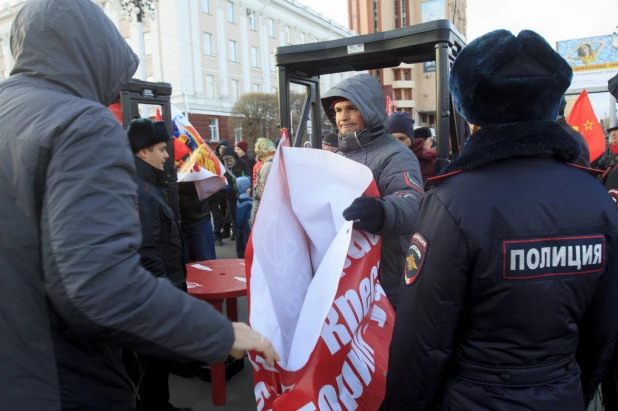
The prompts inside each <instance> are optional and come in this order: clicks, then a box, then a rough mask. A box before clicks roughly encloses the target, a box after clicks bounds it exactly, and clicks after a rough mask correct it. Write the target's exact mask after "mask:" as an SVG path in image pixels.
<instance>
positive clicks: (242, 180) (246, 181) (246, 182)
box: [236, 176, 251, 194]
mask: <svg viewBox="0 0 618 411" xmlns="http://www.w3.org/2000/svg"><path fill="white" fill-rule="evenodd" d="M249 188H251V179H250V178H249V177H247V176H243V177H238V178H237V179H236V190H237V191H238V193H240V194H242V193H245V192H246V191H247V189H249Z"/></svg>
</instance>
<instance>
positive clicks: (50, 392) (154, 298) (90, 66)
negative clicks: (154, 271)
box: [0, 0, 234, 411]
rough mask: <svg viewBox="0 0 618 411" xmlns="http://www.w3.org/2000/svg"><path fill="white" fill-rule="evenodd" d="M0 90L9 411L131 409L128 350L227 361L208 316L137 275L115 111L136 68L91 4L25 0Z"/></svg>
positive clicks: (1, 374)
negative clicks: (9, 67) (10, 63)
mask: <svg viewBox="0 0 618 411" xmlns="http://www.w3.org/2000/svg"><path fill="white" fill-rule="evenodd" d="M11 50H12V54H13V57H14V59H15V66H14V69H13V70H12V72H11V77H10V78H9V79H7V80H5V81H3V82H2V83H0V122H1V124H2V127H0V347H2V349H0V364H2V366H1V367H0V385H2V386H3V387H4V389H2V390H0V404H1V406H0V408H2V409H6V410H20V411H43V410H44V411H59V410H80V411H88V410H106V411H127V410H129V409H131V408H132V407H134V392H133V390H134V387H133V386H132V383H131V381H130V380H129V378H128V377H127V374H126V371H125V369H124V366H123V364H122V361H121V352H122V349H123V348H126V349H130V350H134V351H137V352H141V353H144V354H149V355H154V356H161V357H168V358H171V359H186V360H189V359H194V360H198V361H204V362H219V361H222V360H224V359H225V358H226V357H227V355H228V353H229V351H230V349H231V346H232V344H233V340H234V334H233V330H232V327H231V324H230V323H229V321H227V319H225V318H224V317H223V316H221V315H220V314H219V313H218V312H216V311H215V310H214V309H213V308H212V307H211V306H210V305H208V304H206V303H204V302H201V301H198V300H197V299H195V298H192V297H190V296H189V295H187V294H185V293H183V292H182V291H180V290H178V289H176V288H175V287H174V286H173V285H172V284H171V283H170V282H169V281H168V280H167V279H159V280H157V279H155V278H154V277H153V276H152V275H150V274H149V273H148V272H147V271H146V270H145V269H144V268H143V267H142V266H141V265H140V256H139V254H138V250H139V247H140V243H141V233H140V223H139V220H138V213H137V187H136V184H135V165H134V161H133V155H132V153H131V150H130V148H129V141H128V139H127V136H126V134H125V132H124V131H123V129H122V127H121V126H120V125H119V123H118V121H117V120H116V119H115V117H114V115H113V114H112V113H111V111H110V110H108V109H107V106H108V105H110V104H111V103H112V102H113V101H114V100H115V99H116V97H117V96H118V94H119V92H120V89H121V86H122V85H123V84H125V83H126V82H128V80H129V79H130V78H131V76H132V75H133V73H135V70H136V68H137V66H138V59H137V57H136V56H135V54H134V53H133V52H132V51H131V49H130V47H129V46H128V44H127V43H126V41H125V40H124V39H123V37H122V36H121V35H120V33H119V32H118V30H117V29H116V27H115V26H114V24H113V23H112V22H111V21H110V20H109V19H108V18H107V17H106V16H105V14H104V12H103V10H102V9H101V8H100V7H99V6H98V5H96V4H95V3H94V2H92V1H90V0H29V1H28V2H26V3H25V4H24V6H23V7H22V9H21V10H20V11H19V13H18V14H17V16H16V18H15V21H14V23H13V27H12V29H11Z"/></svg>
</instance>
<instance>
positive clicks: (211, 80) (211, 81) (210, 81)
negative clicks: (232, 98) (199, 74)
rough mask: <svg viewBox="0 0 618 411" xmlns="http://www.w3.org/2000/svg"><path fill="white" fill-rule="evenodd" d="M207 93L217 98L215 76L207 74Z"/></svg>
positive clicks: (210, 96)
mask: <svg viewBox="0 0 618 411" xmlns="http://www.w3.org/2000/svg"><path fill="white" fill-rule="evenodd" d="M206 95H207V96H208V98H215V76H206Z"/></svg>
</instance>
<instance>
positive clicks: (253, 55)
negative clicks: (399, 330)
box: [251, 47, 260, 67]
mask: <svg viewBox="0 0 618 411" xmlns="http://www.w3.org/2000/svg"><path fill="white" fill-rule="evenodd" d="M258 62H259V53H258V48H257V47H251V66H253V67H260V65H259V64H258Z"/></svg>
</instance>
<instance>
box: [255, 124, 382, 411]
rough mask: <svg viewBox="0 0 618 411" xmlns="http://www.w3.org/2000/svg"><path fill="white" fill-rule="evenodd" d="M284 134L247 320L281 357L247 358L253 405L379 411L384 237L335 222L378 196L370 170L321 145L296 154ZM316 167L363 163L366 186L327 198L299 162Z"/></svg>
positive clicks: (264, 210) (264, 212)
mask: <svg viewBox="0 0 618 411" xmlns="http://www.w3.org/2000/svg"><path fill="white" fill-rule="evenodd" d="M282 137H283V138H282V144H280V146H279V148H278V152H277V156H276V158H275V160H276V161H275V162H274V164H273V166H272V169H271V171H270V174H269V177H268V184H267V186H266V191H265V193H264V196H263V198H262V201H261V203H260V209H259V212H258V215H257V218H256V222H255V224H254V228H253V232H252V234H251V239H250V241H249V244H248V246H247V250H246V253H245V255H246V258H245V261H246V270H247V284H248V288H249V308H250V320H251V325H252V326H253V327H254V328H255V329H256V330H257V331H259V332H261V333H262V334H264V335H265V336H267V337H268V338H269V339H270V340H271V341H273V344H274V346H275V348H276V349H277V350H278V351H279V353H280V354H281V355H282V363H280V364H276V365H275V367H274V368H271V367H268V366H267V365H266V364H265V361H264V359H263V358H262V357H260V356H259V355H256V353H255V352H251V353H250V354H249V358H250V360H251V363H252V365H253V375H254V383H255V396H256V405H257V410H258V411H267V410H272V411H312V410H363V411H375V410H377V409H378V408H379V407H380V404H381V403H382V400H383V398H384V393H385V388H386V370H387V364H388V348H389V345H390V340H391V335H392V330H393V322H394V312H393V310H392V308H391V306H390V303H389V302H388V300H387V298H386V295H385V293H384V290H383V289H382V287H381V285H380V283H379V271H380V268H379V267H380V247H381V239H380V237H379V236H374V235H371V234H368V233H366V232H362V231H356V230H352V228H351V225H352V223H351V222H345V221H343V219H342V218H341V220H337V218H338V217H339V216H340V213H341V210H339V208H342V207H344V205H343V204H345V203H346V202H347V204H349V202H348V201H351V199H353V198H355V196H359V195H363V194H364V195H373V196H377V195H379V192H378V190H377V187H376V185H375V182H374V181H373V177H372V175H371V172H370V170H369V169H367V168H366V167H364V166H361V165H359V164H357V163H353V162H351V161H350V160H347V159H343V158H342V157H340V156H337V155H336V154H333V153H328V152H325V151H322V150H304V151H308V152H310V153H306V154H305V153H299V152H298V150H302V149H298V148H290V147H289V144H288V142H287V141H286V140H285V137H286V135H285V134H284V135H283V136H282ZM293 150H296V151H293ZM314 157H315V158H314ZM318 157H319V158H318ZM342 160H343V161H342ZM311 164H316V165H317V166H316V171H317V170H318V168H323V169H325V173H332V171H333V170H334V169H337V167H341V170H343V171H342V173H345V170H346V169H349V168H350V167H352V168H355V167H359V168H358V169H353V170H351V174H350V176H351V175H352V174H357V175H359V174H362V178H365V180H363V181H365V182H366V184H365V189H364V192H363V191H362V188H360V189H359V192H356V193H354V192H345V190H346V189H345V188H343V185H340V186H339V187H342V188H341V190H339V191H338V193H339V194H340V196H342V197H346V196H347V198H346V200H345V201H344V202H342V203H337V200H336V199H333V201H332V202H329V201H325V200H324V198H325V197H324V193H323V192H322V191H320V190H322V189H324V190H328V189H329V188H325V184H324V183H323V182H322V180H319V179H318V180H319V181H321V184H319V185H314V187H313V188H310V187H307V186H306V185H302V183H303V181H300V180H299V178H302V173H300V172H298V170H296V168H298V169H302V171H306V167H307V166H308V165H311ZM309 171H311V170H309ZM305 174H307V173H305ZM309 174H311V173H309ZM299 176H301V177H299ZM362 178H360V179H361V180H362ZM298 186H301V187H303V190H300V191H297V190H295V187H298ZM359 186H360V185H359ZM335 188H336V187H335ZM307 191H308V192H307ZM340 196H338V197H340ZM299 197H300V198H299ZM269 198H270V200H271V201H270V203H269ZM306 201H310V202H312V204H306ZM318 203H320V204H321V203H325V204H326V203H327V204H329V207H330V208H332V209H333V210H332V211H331V212H332V216H331V215H330V213H329V212H326V211H325V212H322V213H321V214H315V213H314V212H313V210H314V208H315V204H318ZM298 204H303V205H304V206H305V207H306V208H305V209H299V208H298V207H297V205H298ZM329 211H330V210H329ZM270 213H273V214H270ZM308 216H309V217H308ZM318 216H321V217H323V221H324V222H323V223H322V222H320V221H318V220H319V217H318ZM333 219H335V220H337V221H338V222H337V223H336V224H334V225H332V220H333ZM309 223H310V224H309ZM320 224H323V227H324V229H323V230H322V229H321V228H320V229H318V228H317V227H318V226H319V225H320ZM277 227H280V229H278V228H277ZM331 228H332V234H331V236H330V237H329V236H324V235H323V232H324V231H328V230H329V229H331ZM313 230H316V231H313ZM303 239H309V240H308V241H307V240H305V241H306V242H303ZM320 239H321V240H320ZM277 244H278V246H277ZM290 256H292V257H290ZM286 265H287V266H289V267H290V268H286ZM312 267H313V268H312ZM307 270H308V271H307ZM277 271H280V273H279V274H280V275H281V276H280V277H277ZM307 272H308V273H309V274H308V275H306V274H307ZM282 283H285V284H282ZM288 297H289V298H288ZM316 325H317V328H316ZM312 327H313V328H314V331H312V330H311V329H312ZM286 341H287V343H286Z"/></svg>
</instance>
